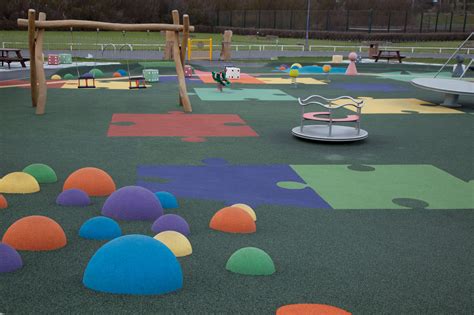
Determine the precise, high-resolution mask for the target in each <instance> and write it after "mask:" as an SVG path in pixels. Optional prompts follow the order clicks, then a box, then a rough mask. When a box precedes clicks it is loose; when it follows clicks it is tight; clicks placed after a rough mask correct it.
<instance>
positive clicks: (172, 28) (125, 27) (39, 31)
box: [17, 9, 194, 115]
mask: <svg viewBox="0 0 474 315" xmlns="http://www.w3.org/2000/svg"><path fill="white" fill-rule="evenodd" d="M172 17H173V24H157V23H151V24H120V23H106V22H99V21H85V20H51V21H46V14H45V13H43V12H40V13H39V14H38V20H36V11H35V10H33V9H30V10H28V19H18V21H17V22H18V26H19V27H27V28H28V46H29V51H30V84H31V101H32V104H33V107H36V114H37V115H42V114H44V113H45V110H46V95H47V85H46V76H45V72H44V66H43V41H44V31H45V30H46V29H58V28H67V29H70V28H81V29H101V30H108V31H137V32H140V31H168V32H173V35H174V36H173V38H172V40H173V59H174V62H175V64H176V74H177V76H178V83H179V103H180V105H181V106H183V110H184V111H185V112H187V113H190V112H192V107H191V102H190V101H189V97H188V92H187V89H186V81H185V79H184V69H183V62H184V57H185V56H186V49H187V43H188V38H189V32H194V26H191V25H190V24H189V16H188V15H187V14H184V15H183V24H182V25H181V24H180V23H179V12H178V10H173V11H172ZM180 32H182V42H181V43H180V42H179V38H180Z"/></svg>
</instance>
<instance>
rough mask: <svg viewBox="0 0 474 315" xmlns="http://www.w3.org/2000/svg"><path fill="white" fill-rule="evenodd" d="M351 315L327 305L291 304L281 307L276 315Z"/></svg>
mask: <svg viewBox="0 0 474 315" xmlns="http://www.w3.org/2000/svg"><path fill="white" fill-rule="evenodd" d="M301 314H311V315H351V313H349V312H347V311H345V310H343V309H340V308H338V307H335V306H331V305H326V304H289V305H285V306H282V307H280V308H279V309H277V311H276V315H301Z"/></svg>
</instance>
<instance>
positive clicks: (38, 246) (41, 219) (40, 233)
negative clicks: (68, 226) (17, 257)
mask: <svg viewBox="0 0 474 315" xmlns="http://www.w3.org/2000/svg"><path fill="white" fill-rule="evenodd" d="M2 242H3V243H5V244H8V245H10V246H11V247H13V248H15V249H16V250H30V251H49V250H55V249H59V248H62V247H64V246H66V244H67V240H66V234H64V230H63V228H62V227H61V226H60V225H59V224H58V223H57V222H56V221H54V220H53V219H50V218H48V217H45V216H41V215H32V216H28V217H24V218H21V219H20V220H18V221H16V222H15V223H13V224H12V225H10V227H9V228H8V230H7V231H6V232H5V235H3V238H2Z"/></svg>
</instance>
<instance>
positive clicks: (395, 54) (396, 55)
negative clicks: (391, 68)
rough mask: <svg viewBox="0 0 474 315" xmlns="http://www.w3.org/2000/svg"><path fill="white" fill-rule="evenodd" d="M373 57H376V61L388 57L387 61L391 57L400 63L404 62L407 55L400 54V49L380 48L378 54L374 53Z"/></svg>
mask: <svg viewBox="0 0 474 315" xmlns="http://www.w3.org/2000/svg"><path fill="white" fill-rule="evenodd" d="M371 58H372V59H375V62H378V61H379V59H387V62H390V60H391V59H397V60H398V62H399V63H402V59H403V58H406V56H401V55H400V50H383V49H381V50H379V53H378V54H377V55H372V56H371Z"/></svg>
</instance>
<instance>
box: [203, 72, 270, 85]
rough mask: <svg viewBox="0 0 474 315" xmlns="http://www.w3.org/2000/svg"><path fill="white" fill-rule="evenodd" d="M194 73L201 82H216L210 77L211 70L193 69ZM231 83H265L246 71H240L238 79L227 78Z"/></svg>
mask: <svg viewBox="0 0 474 315" xmlns="http://www.w3.org/2000/svg"><path fill="white" fill-rule="evenodd" d="M194 73H195V74H196V75H197V76H198V77H199V79H201V81H202V82H203V83H216V81H214V79H213V78H212V73H211V72H205V71H199V70H195V71H194ZM229 81H230V82H232V83H241V84H265V82H263V81H260V80H259V79H257V78H256V77H253V76H251V75H250V74H247V73H241V74H240V79H229Z"/></svg>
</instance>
